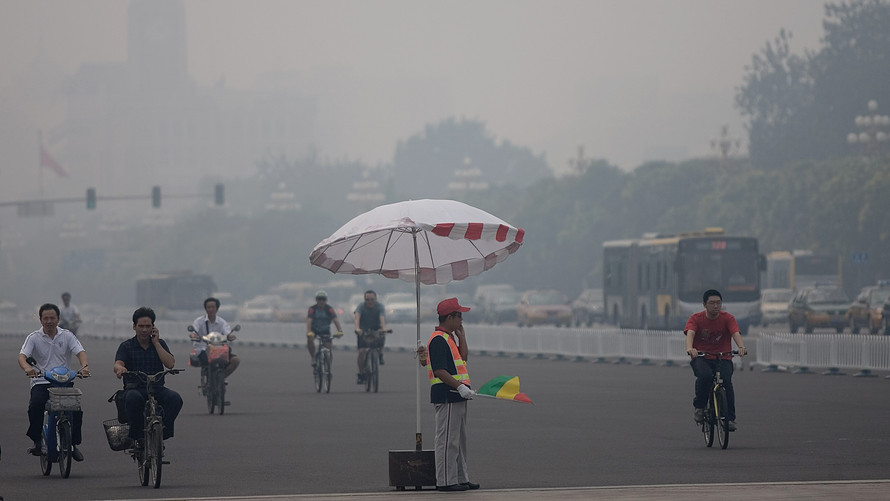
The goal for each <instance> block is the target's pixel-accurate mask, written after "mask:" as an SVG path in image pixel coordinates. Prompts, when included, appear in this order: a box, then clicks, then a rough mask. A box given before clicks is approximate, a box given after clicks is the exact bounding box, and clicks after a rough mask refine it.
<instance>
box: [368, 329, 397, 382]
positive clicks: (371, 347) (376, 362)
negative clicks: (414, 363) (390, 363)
mask: <svg viewBox="0 0 890 501" xmlns="http://www.w3.org/2000/svg"><path fill="white" fill-rule="evenodd" d="M390 333H392V329H386V330H383V329H376V330H365V331H362V336H363V337H364V341H365V347H366V348H367V351H366V352H365V373H364V374H365V391H366V392H370V391H371V389H372V388H373V389H374V393H377V389H378V387H379V386H380V349H381V348H382V347H383V340H384V337H385V336H386V335H387V334H390Z"/></svg>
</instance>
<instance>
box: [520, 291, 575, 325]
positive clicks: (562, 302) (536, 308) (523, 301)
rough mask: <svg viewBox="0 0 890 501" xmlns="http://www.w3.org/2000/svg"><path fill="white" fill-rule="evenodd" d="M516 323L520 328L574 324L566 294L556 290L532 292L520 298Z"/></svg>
mask: <svg viewBox="0 0 890 501" xmlns="http://www.w3.org/2000/svg"><path fill="white" fill-rule="evenodd" d="M516 323H517V324H519V326H520V327H522V326H524V325H527V326H529V327H531V326H532V325H538V324H553V325H556V326H557V327H558V326H560V325H565V326H566V327H568V326H570V325H571V324H572V307H571V306H569V298H568V296H566V295H565V294H563V293H562V292H559V291H555V290H530V291H526V292H525V293H523V294H522V296H521V297H520V298H519V304H518V305H517V306H516Z"/></svg>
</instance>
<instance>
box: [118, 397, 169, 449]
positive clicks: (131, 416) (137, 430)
mask: <svg viewBox="0 0 890 501" xmlns="http://www.w3.org/2000/svg"><path fill="white" fill-rule="evenodd" d="M154 392H155V399H156V400H157V401H158V404H160V406H161V408H162V410H161V411H158V413H159V414H161V416H162V419H163V421H164V439H168V438H170V437H172V436H173V423H174V421H176V416H178V415H179V411H180V410H182V397H181V396H179V393H176V392H175V391H173V390H171V389H169V388H165V387H160V388H155V389H154ZM147 398H148V393H147V392H146V391H145V388H133V389H129V390H126V391H125V392H124V408H125V409H126V411H127V423H128V424H129V425H130V431H129V433H128V435H129V437H130V438H131V439H133V440H137V439H142V437H143V436H144V432H145V419H144V418H143V413H144V411H145V400H146V399H147Z"/></svg>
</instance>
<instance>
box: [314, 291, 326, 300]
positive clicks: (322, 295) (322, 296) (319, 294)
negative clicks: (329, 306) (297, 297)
mask: <svg viewBox="0 0 890 501" xmlns="http://www.w3.org/2000/svg"><path fill="white" fill-rule="evenodd" d="M327 298H328V293H327V292H325V291H318V292H316V293H315V299H327Z"/></svg>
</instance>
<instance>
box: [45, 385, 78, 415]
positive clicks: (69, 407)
mask: <svg viewBox="0 0 890 501" xmlns="http://www.w3.org/2000/svg"><path fill="white" fill-rule="evenodd" d="M82 396H83V392H82V391H80V388H49V400H48V401H47V406H48V407H49V410H51V411H79V410H80V399H81V397H82Z"/></svg>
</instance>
